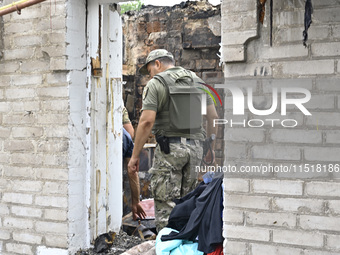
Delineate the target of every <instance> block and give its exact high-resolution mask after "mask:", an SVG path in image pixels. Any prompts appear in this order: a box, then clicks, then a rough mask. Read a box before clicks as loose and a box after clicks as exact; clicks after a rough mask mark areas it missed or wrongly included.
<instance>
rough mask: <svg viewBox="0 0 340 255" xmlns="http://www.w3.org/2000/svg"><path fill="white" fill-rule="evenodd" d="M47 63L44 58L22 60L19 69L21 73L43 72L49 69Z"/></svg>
mask: <svg viewBox="0 0 340 255" xmlns="http://www.w3.org/2000/svg"><path fill="white" fill-rule="evenodd" d="M49 64H50V63H49V61H46V60H23V61H22V64H21V66H20V70H21V72H23V73H32V72H37V71H39V72H45V71H48V70H49V69H50V68H49Z"/></svg>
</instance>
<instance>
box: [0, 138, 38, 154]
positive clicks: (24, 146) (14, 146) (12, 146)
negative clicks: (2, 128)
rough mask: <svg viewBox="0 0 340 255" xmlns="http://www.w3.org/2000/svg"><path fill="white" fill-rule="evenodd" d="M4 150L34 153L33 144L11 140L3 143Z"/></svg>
mask: <svg viewBox="0 0 340 255" xmlns="http://www.w3.org/2000/svg"><path fill="white" fill-rule="evenodd" d="M4 149H5V150H6V151H9V152H13V151H34V144H33V143H32V142H31V141H22V140H11V141H7V142H5V145H4Z"/></svg>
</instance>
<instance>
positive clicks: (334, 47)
mask: <svg viewBox="0 0 340 255" xmlns="http://www.w3.org/2000/svg"><path fill="white" fill-rule="evenodd" d="M339 10H340V9H339ZM311 50H312V56H315V57H326V56H339V55H340V42H331V43H313V44H312V45H311Z"/></svg>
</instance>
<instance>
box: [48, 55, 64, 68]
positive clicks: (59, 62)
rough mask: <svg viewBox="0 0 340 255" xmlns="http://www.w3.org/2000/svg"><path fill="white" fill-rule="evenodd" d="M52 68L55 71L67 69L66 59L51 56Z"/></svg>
mask: <svg viewBox="0 0 340 255" xmlns="http://www.w3.org/2000/svg"><path fill="white" fill-rule="evenodd" d="M50 69H51V70H53V71H58V70H65V69H66V59H65V58H51V61H50Z"/></svg>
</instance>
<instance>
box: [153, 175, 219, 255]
mask: <svg viewBox="0 0 340 255" xmlns="http://www.w3.org/2000/svg"><path fill="white" fill-rule="evenodd" d="M213 175H214V176H213ZM212 177H213V178H212ZM222 182H223V174H211V173H209V175H207V174H206V175H205V176H204V182H202V183H200V184H199V185H198V187H197V188H196V189H195V190H194V191H192V192H190V193H189V194H187V195H186V196H184V197H183V198H181V199H178V200H176V201H175V203H176V206H175V207H174V209H173V210H172V212H171V214H170V217H169V221H168V225H167V227H166V228H164V229H162V230H161V231H160V232H159V233H158V236H157V239H156V253H157V255H180V254H186V255H204V254H208V255H220V254H223V251H222V250H223V246H222V244H223V240H224V239H223V236H222V212H223V187H222Z"/></svg>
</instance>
